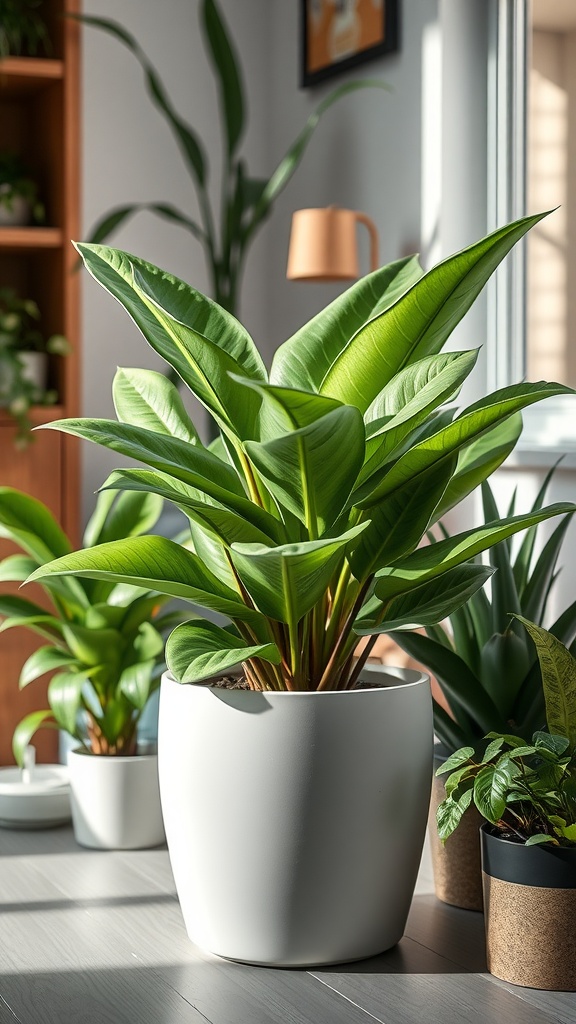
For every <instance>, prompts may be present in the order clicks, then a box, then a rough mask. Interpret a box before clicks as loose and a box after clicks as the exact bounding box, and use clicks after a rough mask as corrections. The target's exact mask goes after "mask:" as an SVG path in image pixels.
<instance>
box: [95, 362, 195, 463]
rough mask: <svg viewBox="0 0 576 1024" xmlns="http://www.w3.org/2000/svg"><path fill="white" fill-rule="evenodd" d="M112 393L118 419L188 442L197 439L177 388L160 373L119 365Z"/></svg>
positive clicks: (193, 442) (191, 442)
mask: <svg viewBox="0 0 576 1024" xmlns="http://www.w3.org/2000/svg"><path fill="white" fill-rule="evenodd" d="M112 396H113V399H114V408H115V409H116V415H117V417H118V419H119V420H120V422H121V423H131V424H132V425H133V426H137V427H146V429H147V430H155V431H157V432H158V433H159V434H169V435H170V437H179V438H180V440H181V441H187V442H188V444H198V443H199V437H198V433H197V431H196V428H195V426H194V424H193V423H192V420H191V419H190V417H189V415H188V413H187V412H186V409H185V407H184V402H183V401H182V398H181V396H180V392H179V391H178V388H176V387H175V386H174V384H172V383H171V381H169V380H168V378H167V377H165V375H164V374H163V373H157V372H156V371H155V370H139V369H131V368H130V369H128V368H126V367H119V369H118V370H117V371H116V374H115V377H114V382H113V384H112Z"/></svg>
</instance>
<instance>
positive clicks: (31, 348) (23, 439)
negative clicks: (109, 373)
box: [0, 288, 71, 448]
mask: <svg viewBox="0 0 576 1024" xmlns="http://www.w3.org/2000/svg"><path fill="white" fill-rule="evenodd" d="M40 319H41V317H40V310H39V309H38V306H37V304H36V302H34V300H33V299H21V298H19V297H18V295H17V293H16V292H15V291H14V289H13V288H0V407H3V408H7V409H8V410H9V412H10V413H11V415H12V416H13V417H14V419H15V420H16V423H17V425H18V431H17V434H16V444H17V446H18V447H20V448H25V447H26V446H27V445H28V444H29V442H30V440H31V438H32V435H31V433H30V428H31V422H30V416H29V413H30V409H31V407H32V406H33V405H54V403H55V402H57V401H58V392H57V391H56V390H55V389H54V388H51V387H49V384H48V377H49V373H48V360H49V357H50V356H65V355H68V354H69V353H70V351H71V349H70V345H69V343H68V341H67V339H66V338H65V337H64V336H63V335H62V334H52V335H50V337H49V338H47V339H45V337H44V335H43V333H42V332H41V331H40V330H39V329H38V326H37V325H38V323H39V321H40Z"/></svg>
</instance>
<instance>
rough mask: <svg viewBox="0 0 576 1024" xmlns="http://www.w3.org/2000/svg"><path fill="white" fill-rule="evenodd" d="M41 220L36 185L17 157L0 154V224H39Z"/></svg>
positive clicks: (41, 205) (7, 153) (43, 215)
mask: <svg viewBox="0 0 576 1024" xmlns="http://www.w3.org/2000/svg"><path fill="white" fill-rule="evenodd" d="M44 217H45V212H44V205H43V203H41V202H40V200H39V198H38V186H37V184H36V182H35V181H34V179H33V178H32V177H31V176H30V174H28V171H27V170H26V167H25V165H24V163H23V162H22V160H21V159H20V157H19V156H17V155H16V154H15V153H11V152H3V153H0V225H2V227H21V226H24V225H26V224H30V223H31V222H32V223H34V224H41V223H42V222H43V221H44Z"/></svg>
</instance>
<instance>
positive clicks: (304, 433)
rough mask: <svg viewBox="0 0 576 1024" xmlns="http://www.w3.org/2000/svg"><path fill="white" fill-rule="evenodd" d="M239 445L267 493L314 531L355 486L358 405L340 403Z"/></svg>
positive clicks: (360, 457)
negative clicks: (302, 423) (295, 425)
mask: <svg viewBox="0 0 576 1024" xmlns="http://www.w3.org/2000/svg"><path fill="white" fill-rule="evenodd" d="M244 447H245V449H246V452H247V454H248V457H249V458H250V461H251V462H252V463H253V465H254V466H255V467H256V469H257V470H258V472H259V473H260V475H261V476H262V477H263V479H264V480H265V482H266V485H267V487H268V489H269V490H270V491H271V493H272V494H273V495H274V496H275V497H276V498H278V499H279V501H280V502H281V503H282V505H285V506H286V508H288V509H289V510H290V511H291V512H292V513H293V514H294V515H295V516H297V517H298V519H300V520H301V522H303V523H304V525H305V526H306V528H307V529H308V532H309V534H310V536H311V537H318V536H320V535H322V534H323V533H324V532H325V531H326V530H327V529H329V527H330V526H332V524H333V523H334V522H335V521H336V519H337V518H338V516H339V515H340V513H341V512H342V510H343V508H344V506H345V504H346V500H347V498H348V495H349V494H350V491H351V490H352V487H353V486H354V482H355V480H356V478H357V476H358V473H359V471H360V468H361V466H362V463H363V461H364V423H363V421H362V415H361V413H360V412H359V410H358V409H354V408H353V406H350V405H343V406H340V407H339V408H337V409H334V410H333V411H332V412H329V413H327V414H326V415H325V416H322V417H321V418H320V419H317V420H315V421H314V422H312V423H309V424H308V426H305V427H301V428H300V429H299V430H293V431H291V432H290V433H288V434H284V435H283V436H281V437H277V438H275V439H273V440H271V441H266V442H256V441H247V442H246V443H245V445H244Z"/></svg>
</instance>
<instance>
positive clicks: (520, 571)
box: [513, 459, 561, 622]
mask: <svg viewBox="0 0 576 1024" xmlns="http://www.w3.org/2000/svg"><path fill="white" fill-rule="evenodd" d="M560 461H561V459H557V461H556V462H555V463H554V465H553V466H551V467H550V469H549V470H548V472H547V473H546V476H545V477H544V480H543V482H542V486H541V487H540V490H539V491H538V494H537V495H536V498H535V499H534V504H533V506H532V509H533V510H534V509H537V508H542V505H543V504H544V501H545V500H546V494H547V492H548V487H549V486H550V481H551V479H552V476H553V475H554V473H555V472H556V468H557V466H558V465H559V463H560ZM536 535H537V527H535V526H533V527H532V529H530V530H527V531H526V533H525V534H524V537H523V540H522V544H521V545H520V548H519V550H518V554H517V556H516V558H515V560H514V565H513V572H514V579H515V580H516V586H517V588H518V593H519V595H520V597H521V598H523V594H524V588H525V586H526V583H527V582H528V576H529V573H530V566H531V564H532V556H533V553H534V545H535V544H536ZM526 618H528V619H532V620H536V621H537V622H540V619H539V618H538V617H537V616H536V615H530V614H526Z"/></svg>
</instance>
